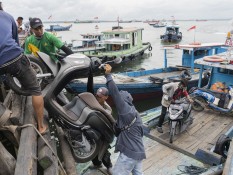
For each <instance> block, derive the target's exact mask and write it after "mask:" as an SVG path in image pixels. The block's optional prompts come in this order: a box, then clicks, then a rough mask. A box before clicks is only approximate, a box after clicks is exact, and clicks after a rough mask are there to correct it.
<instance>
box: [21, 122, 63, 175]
mask: <svg viewBox="0 0 233 175" xmlns="http://www.w3.org/2000/svg"><path fill="white" fill-rule="evenodd" d="M26 127H33V128H34V129H35V130H36V132H37V134H38V135H39V136H40V137H41V138H42V140H43V141H44V142H45V144H46V145H47V146H48V147H49V149H50V150H51V151H52V153H53V155H54V156H55V157H56V159H57V161H58V163H59V165H60V167H61V169H62V171H63V172H64V174H65V175H67V173H66V171H65V169H64V168H63V166H62V163H61V161H60V159H59V157H58V156H57V155H56V153H55V152H54V151H53V148H52V147H51V146H50V144H49V143H48V142H47V140H46V139H45V138H44V137H43V136H42V134H41V133H40V132H39V131H38V129H37V128H36V127H35V126H34V125H33V124H25V125H22V126H19V128H26Z"/></svg>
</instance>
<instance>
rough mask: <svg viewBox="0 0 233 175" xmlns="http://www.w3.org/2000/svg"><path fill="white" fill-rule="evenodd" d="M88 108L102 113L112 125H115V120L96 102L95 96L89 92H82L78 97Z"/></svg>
mask: <svg viewBox="0 0 233 175" xmlns="http://www.w3.org/2000/svg"><path fill="white" fill-rule="evenodd" d="M78 96H79V97H80V98H81V99H82V100H83V101H84V102H85V103H86V104H87V105H88V106H90V107H91V108H92V109H95V110H98V111H100V112H102V113H103V114H104V115H105V116H107V118H108V120H109V121H111V122H112V123H115V119H114V118H113V116H112V115H111V114H109V113H108V112H107V111H106V110H105V109H104V108H103V107H102V106H101V105H100V104H99V102H98V101H97V100H96V98H95V96H94V95H93V94H92V93H89V92H83V93H81V94H79V95H78Z"/></svg>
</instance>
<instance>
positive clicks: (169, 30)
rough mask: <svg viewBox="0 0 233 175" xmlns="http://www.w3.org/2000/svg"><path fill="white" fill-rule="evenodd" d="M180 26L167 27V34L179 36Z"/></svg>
mask: <svg viewBox="0 0 233 175" xmlns="http://www.w3.org/2000/svg"><path fill="white" fill-rule="evenodd" d="M179 28H180V27H179V26H171V25H170V26H167V27H166V32H165V34H173V35H174V34H178V33H179Z"/></svg>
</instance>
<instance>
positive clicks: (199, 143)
mask: <svg viewBox="0 0 233 175" xmlns="http://www.w3.org/2000/svg"><path fill="white" fill-rule="evenodd" d="M192 115H193V117H194V121H193V124H192V125H190V126H189V127H188V128H187V130H186V131H184V132H183V133H181V134H179V135H176V136H175V138H174V142H173V144H170V143H169V129H168V123H165V124H164V126H163V130H164V133H162V134H161V133H159V132H157V130H156V129H152V130H151V132H150V134H149V135H148V137H146V136H145V137H144V145H145V149H146V156H147V158H146V159H145V160H143V172H144V175H176V174H181V171H179V169H178V168H179V167H180V168H182V166H191V165H194V166H197V167H200V168H208V169H209V170H208V171H207V172H205V173H203V174H205V175H207V174H211V173H212V172H214V171H217V169H218V167H214V166H211V165H208V164H205V163H203V160H199V159H198V158H197V157H196V156H195V153H196V152H197V150H198V149H201V150H204V151H206V152H209V151H211V150H213V147H214V145H215V144H216V141H217V139H218V138H219V136H220V135H221V134H225V133H226V132H227V131H228V130H229V129H230V128H231V127H232V125H233V117H232V116H226V115H220V114H219V113H216V112H214V111H212V110H204V111H203V112H196V111H192ZM161 143H162V144H161ZM113 151H114V148H112V150H111V152H113ZM213 154H214V155H215V156H216V157H218V156H219V157H221V156H220V155H217V154H215V153H213ZM117 157H118V154H116V153H112V155H111V159H112V162H113V164H114V163H115V162H116V159H117ZM89 165H91V163H89ZM230 165H231V164H230ZM221 171H222V170H221ZM104 172H105V171H104V168H101V169H100V170H96V171H95V170H87V171H86V173H84V175H91V174H96V175H99V174H106V173H104ZM226 174H229V173H226Z"/></svg>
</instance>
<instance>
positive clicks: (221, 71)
mask: <svg viewBox="0 0 233 175" xmlns="http://www.w3.org/2000/svg"><path fill="white" fill-rule="evenodd" d="M218 72H219V73H222V74H227V73H228V71H227V69H223V68H218Z"/></svg>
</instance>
